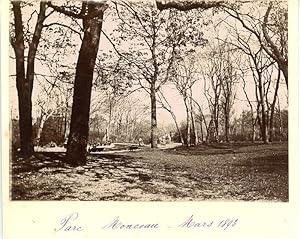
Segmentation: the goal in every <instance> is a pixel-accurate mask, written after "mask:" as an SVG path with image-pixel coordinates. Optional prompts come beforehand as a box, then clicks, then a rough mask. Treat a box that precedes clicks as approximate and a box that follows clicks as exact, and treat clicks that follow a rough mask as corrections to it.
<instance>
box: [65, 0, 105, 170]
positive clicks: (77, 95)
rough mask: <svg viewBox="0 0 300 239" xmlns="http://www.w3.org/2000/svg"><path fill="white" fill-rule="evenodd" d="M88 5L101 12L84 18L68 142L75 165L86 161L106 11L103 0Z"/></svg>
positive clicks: (69, 160) (89, 10) (70, 161)
mask: <svg viewBox="0 0 300 239" xmlns="http://www.w3.org/2000/svg"><path fill="white" fill-rule="evenodd" d="M87 4H88V13H89V14H90V15H93V14H94V13H95V12H98V13H97V15H96V16H93V17H92V18H85V19H83V29H84V36H83V40H82V44H81V48H80V51H79V56H78V61H77V66H76V76H75V82H74V96H73V106H72V116H71V126H70V135H69V140H68V145H67V162H69V163H70V164H72V165H83V164H86V156H87V150H86V147H87V143H88V133H89V115H90V102H91V91H92V81H93V72H94V67H95V61H96V57H97V53H98V47H99V41H100V33H101V29H102V21H103V13H104V11H105V8H104V7H103V6H104V4H103V3H101V2H88V3H87Z"/></svg>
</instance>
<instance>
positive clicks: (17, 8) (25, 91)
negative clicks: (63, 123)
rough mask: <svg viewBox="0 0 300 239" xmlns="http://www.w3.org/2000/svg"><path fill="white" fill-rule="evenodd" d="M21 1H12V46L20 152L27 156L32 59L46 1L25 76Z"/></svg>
mask: <svg viewBox="0 0 300 239" xmlns="http://www.w3.org/2000/svg"><path fill="white" fill-rule="evenodd" d="M20 4H21V2H18V1H13V2H12V5H13V13H14V27H15V40H12V41H11V43H12V46H13V48H14V51H15V55H16V81H17V91H18V101H19V117H20V118H19V127H20V142H21V154H22V155H23V156H24V157H29V156H31V155H32V154H33V142H32V102H31V96H32V89H33V78H34V61H35V56H36V52H37V48H38V44H39V40H40V38H41V33H42V28H43V22H44V20H45V18H46V16H45V13H46V2H41V3H40V11H39V14H38V18H37V22H36V25H35V29H34V33H33V37H32V39H31V42H30V43H29V49H28V57H27V71H26V76H25V55H24V48H25V46H24V32H23V21H22V12H21V5H20Z"/></svg>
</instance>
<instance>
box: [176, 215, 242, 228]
mask: <svg viewBox="0 0 300 239" xmlns="http://www.w3.org/2000/svg"><path fill="white" fill-rule="evenodd" d="M237 223H238V219H226V220H220V221H218V222H215V221H214V220H210V221H196V220H195V219H194V216H193V215H191V216H190V217H189V218H187V219H186V220H185V221H184V222H182V223H181V224H179V225H178V227H180V228H212V227H217V228H221V229H223V230H224V231H225V230H227V229H228V228H230V227H235V226H236V225H237Z"/></svg>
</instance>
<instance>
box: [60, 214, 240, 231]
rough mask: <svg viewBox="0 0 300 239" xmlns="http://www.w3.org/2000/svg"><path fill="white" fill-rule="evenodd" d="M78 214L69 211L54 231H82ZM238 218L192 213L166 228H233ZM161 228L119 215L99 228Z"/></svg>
mask: <svg viewBox="0 0 300 239" xmlns="http://www.w3.org/2000/svg"><path fill="white" fill-rule="evenodd" d="M78 217H79V214H78V213H77V212H75V213H71V214H69V215H68V216H66V217H64V218H63V219H61V220H60V222H59V225H58V226H57V227H55V228H54V230H55V231H56V232H70V231H73V232H80V231H83V227H82V226H80V225H79V223H78V221H77V219H78ZM238 222H239V220H238V219H236V218H235V219H228V218H227V219H223V220H197V219H195V218H194V216H193V215H191V216H189V217H187V218H186V219H184V220H182V221H181V222H180V223H179V224H177V225H174V226H172V225H168V226H167V227H168V228H179V229H188V230H191V229H207V230H209V229H219V230H224V231H225V230H228V229H229V228H233V227H235V226H237V224H238ZM159 228H162V226H161V225H160V224H159V223H157V222H155V223H149V222H138V223H128V222H125V221H123V220H121V218H120V217H119V216H116V217H115V218H114V219H113V220H111V221H110V222H109V223H107V224H106V225H105V226H102V227H101V229H105V230H138V229H144V230H157V229H159Z"/></svg>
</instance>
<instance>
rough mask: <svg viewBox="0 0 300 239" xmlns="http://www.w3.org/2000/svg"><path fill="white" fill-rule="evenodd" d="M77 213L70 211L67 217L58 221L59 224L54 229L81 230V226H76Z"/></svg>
mask: <svg viewBox="0 0 300 239" xmlns="http://www.w3.org/2000/svg"><path fill="white" fill-rule="evenodd" d="M78 216H79V215H78V213H77V212H75V213H72V214H70V215H68V216H67V217H64V218H63V219H62V220H61V221H60V223H59V226H58V227H56V228H55V229H54V231H56V232H58V231H65V232H67V231H77V232H78V231H82V230H83V228H82V227H81V226H78V225H77V224H76V223H75V221H76V220H77V219H78Z"/></svg>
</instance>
